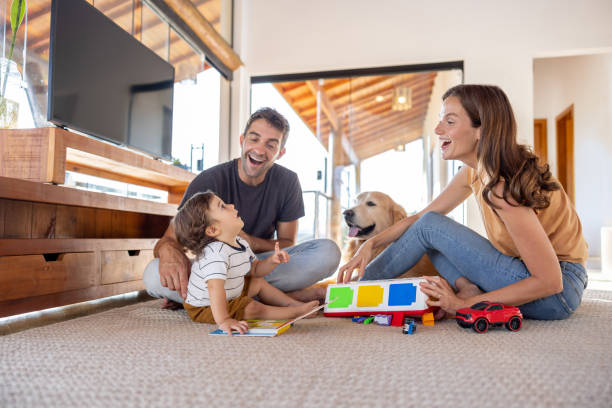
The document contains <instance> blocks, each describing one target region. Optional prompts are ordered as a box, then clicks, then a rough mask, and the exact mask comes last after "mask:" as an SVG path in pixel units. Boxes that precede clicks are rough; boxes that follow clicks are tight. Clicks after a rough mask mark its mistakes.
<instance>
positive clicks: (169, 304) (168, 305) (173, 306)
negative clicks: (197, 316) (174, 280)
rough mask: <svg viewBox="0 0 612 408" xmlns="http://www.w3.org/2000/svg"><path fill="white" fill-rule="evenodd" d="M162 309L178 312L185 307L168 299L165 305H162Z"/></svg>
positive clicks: (165, 300)
mask: <svg viewBox="0 0 612 408" xmlns="http://www.w3.org/2000/svg"><path fill="white" fill-rule="evenodd" d="M161 308H162V309H168V310H178V309H182V308H183V305H182V304H180V303H176V302H175V301H173V300H170V299H166V298H164V303H162V307H161Z"/></svg>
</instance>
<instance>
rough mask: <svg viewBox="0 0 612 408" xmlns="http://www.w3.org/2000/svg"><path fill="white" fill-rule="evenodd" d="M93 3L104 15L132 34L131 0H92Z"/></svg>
mask: <svg viewBox="0 0 612 408" xmlns="http://www.w3.org/2000/svg"><path fill="white" fill-rule="evenodd" d="M93 5H94V7H95V8H97V9H98V10H100V11H101V12H102V13H104V15H105V16H106V17H108V18H110V19H111V20H113V21H114V22H115V23H116V24H117V25H118V26H119V27H121V28H123V29H124V30H125V31H127V32H128V33H130V34H133V31H132V23H133V18H132V14H133V13H132V11H133V7H134V1H133V0H95V1H93Z"/></svg>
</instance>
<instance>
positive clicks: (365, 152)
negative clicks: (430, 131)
mask: <svg viewBox="0 0 612 408" xmlns="http://www.w3.org/2000/svg"><path fill="white" fill-rule="evenodd" d="M420 137H421V130H420V129H417V130H414V131H413V132H412V133H411V134H409V135H408V136H407V137H406V138H404V139H403V140H402V142H403V143H404V144H406V143H410V142H413V141H415V140H417V139H419V138H420ZM396 145H397V140H396V139H395V140H394V139H389V140H386V141H382V142H379V143H376V144H375V145H368V146H370V147H369V148H363V149H359V150H358V153H359V155H360V157H362V160H366V159H368V158H370V157H373V156H376V155H378V154H381V153H384V152H386V151H387V150H391V149H393V148H394V147H395V146H396Z"/></svg>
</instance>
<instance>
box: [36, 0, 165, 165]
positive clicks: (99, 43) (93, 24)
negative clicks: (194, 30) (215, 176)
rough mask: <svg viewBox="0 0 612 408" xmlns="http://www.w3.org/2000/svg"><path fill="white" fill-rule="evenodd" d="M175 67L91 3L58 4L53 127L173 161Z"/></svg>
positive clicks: (68, 0) (64, 0)
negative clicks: (70, 129) (78, 132)
mask: <svg viewBox="0 0 612 408" xmlns="http://www.w3.org/2000/svg"><path fill="white" fill-rule="evenodd" d="M173 87H174V67H173V66H172V65H170V64H169V63H168V62H166V61H164V60H163V59H162V58H160V57H159V56H158V55H157V54H155V53H154V52H153V51H151V50H150V49H148V48H147V47H146V46H144V45H143V44H141V43H140V42H139V41H138V40H137V39H135V38H134V37H132V36H131V35H130V34H128V33H127V32H126V31H124V30H123V29H122V28H121V27H119V26H118V25H116V24H115V23H114V22H113V21H112V20H110V19H109V18H108V17H106V16H105V15H104V14H102V13H101V12H100V11H98V10H97V9H96V8H94V7H93V6H91V5H90V4H89V3H87V2H86V1H85V0H53V4H52V6H51V42H50V48H49V104H48V113H47V117H48V118H47V119H48V120H49V121H50V122H52V123H54V124H56V125H58V126H64V127H68V128H72V129H75V130H78V131H81V132H83V133H86V134H89V135H92V136H97V137H100V138H102V139H105V140H108V141H112V142H115V143H119V144H122V145H127V146H129V147H133V148H136V149H138V150H142V151H144V152H147V153H149V154H151V155H153V156H156V157H163V158H166V159H170V158H171V149H172V97H173Z"/></svg>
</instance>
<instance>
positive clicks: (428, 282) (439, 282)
mask: <svg viewBox="0 0 612 408" xmlns="http://www.w3.org/2000/svg"><path fill="white" fill-rule="evenodd" d="M423 278H424V279H425V282H421V283H420V285H419V286H420V287H421V291H422V292H423V293H425V294H426V295H428V296H431V297H433V298H436V299H437V300H432V299H427V301H426V302H427V305H429V306H438V307H439V308H440V309H442V310H444V311H445V312H447V313H449V314H452V315H454V314H455V312H456V311H457V309H461V308H462V307H466V306H467V305H466V304H465V301H464V300H463V299H460V298H459V297H457V295H456V294H455V291H454V290H453V288H452V287H451V285H450V284H449V283H448V282H447V281H446V280H445V279H443V278H441V277H439V276H423Z"/></svg>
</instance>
